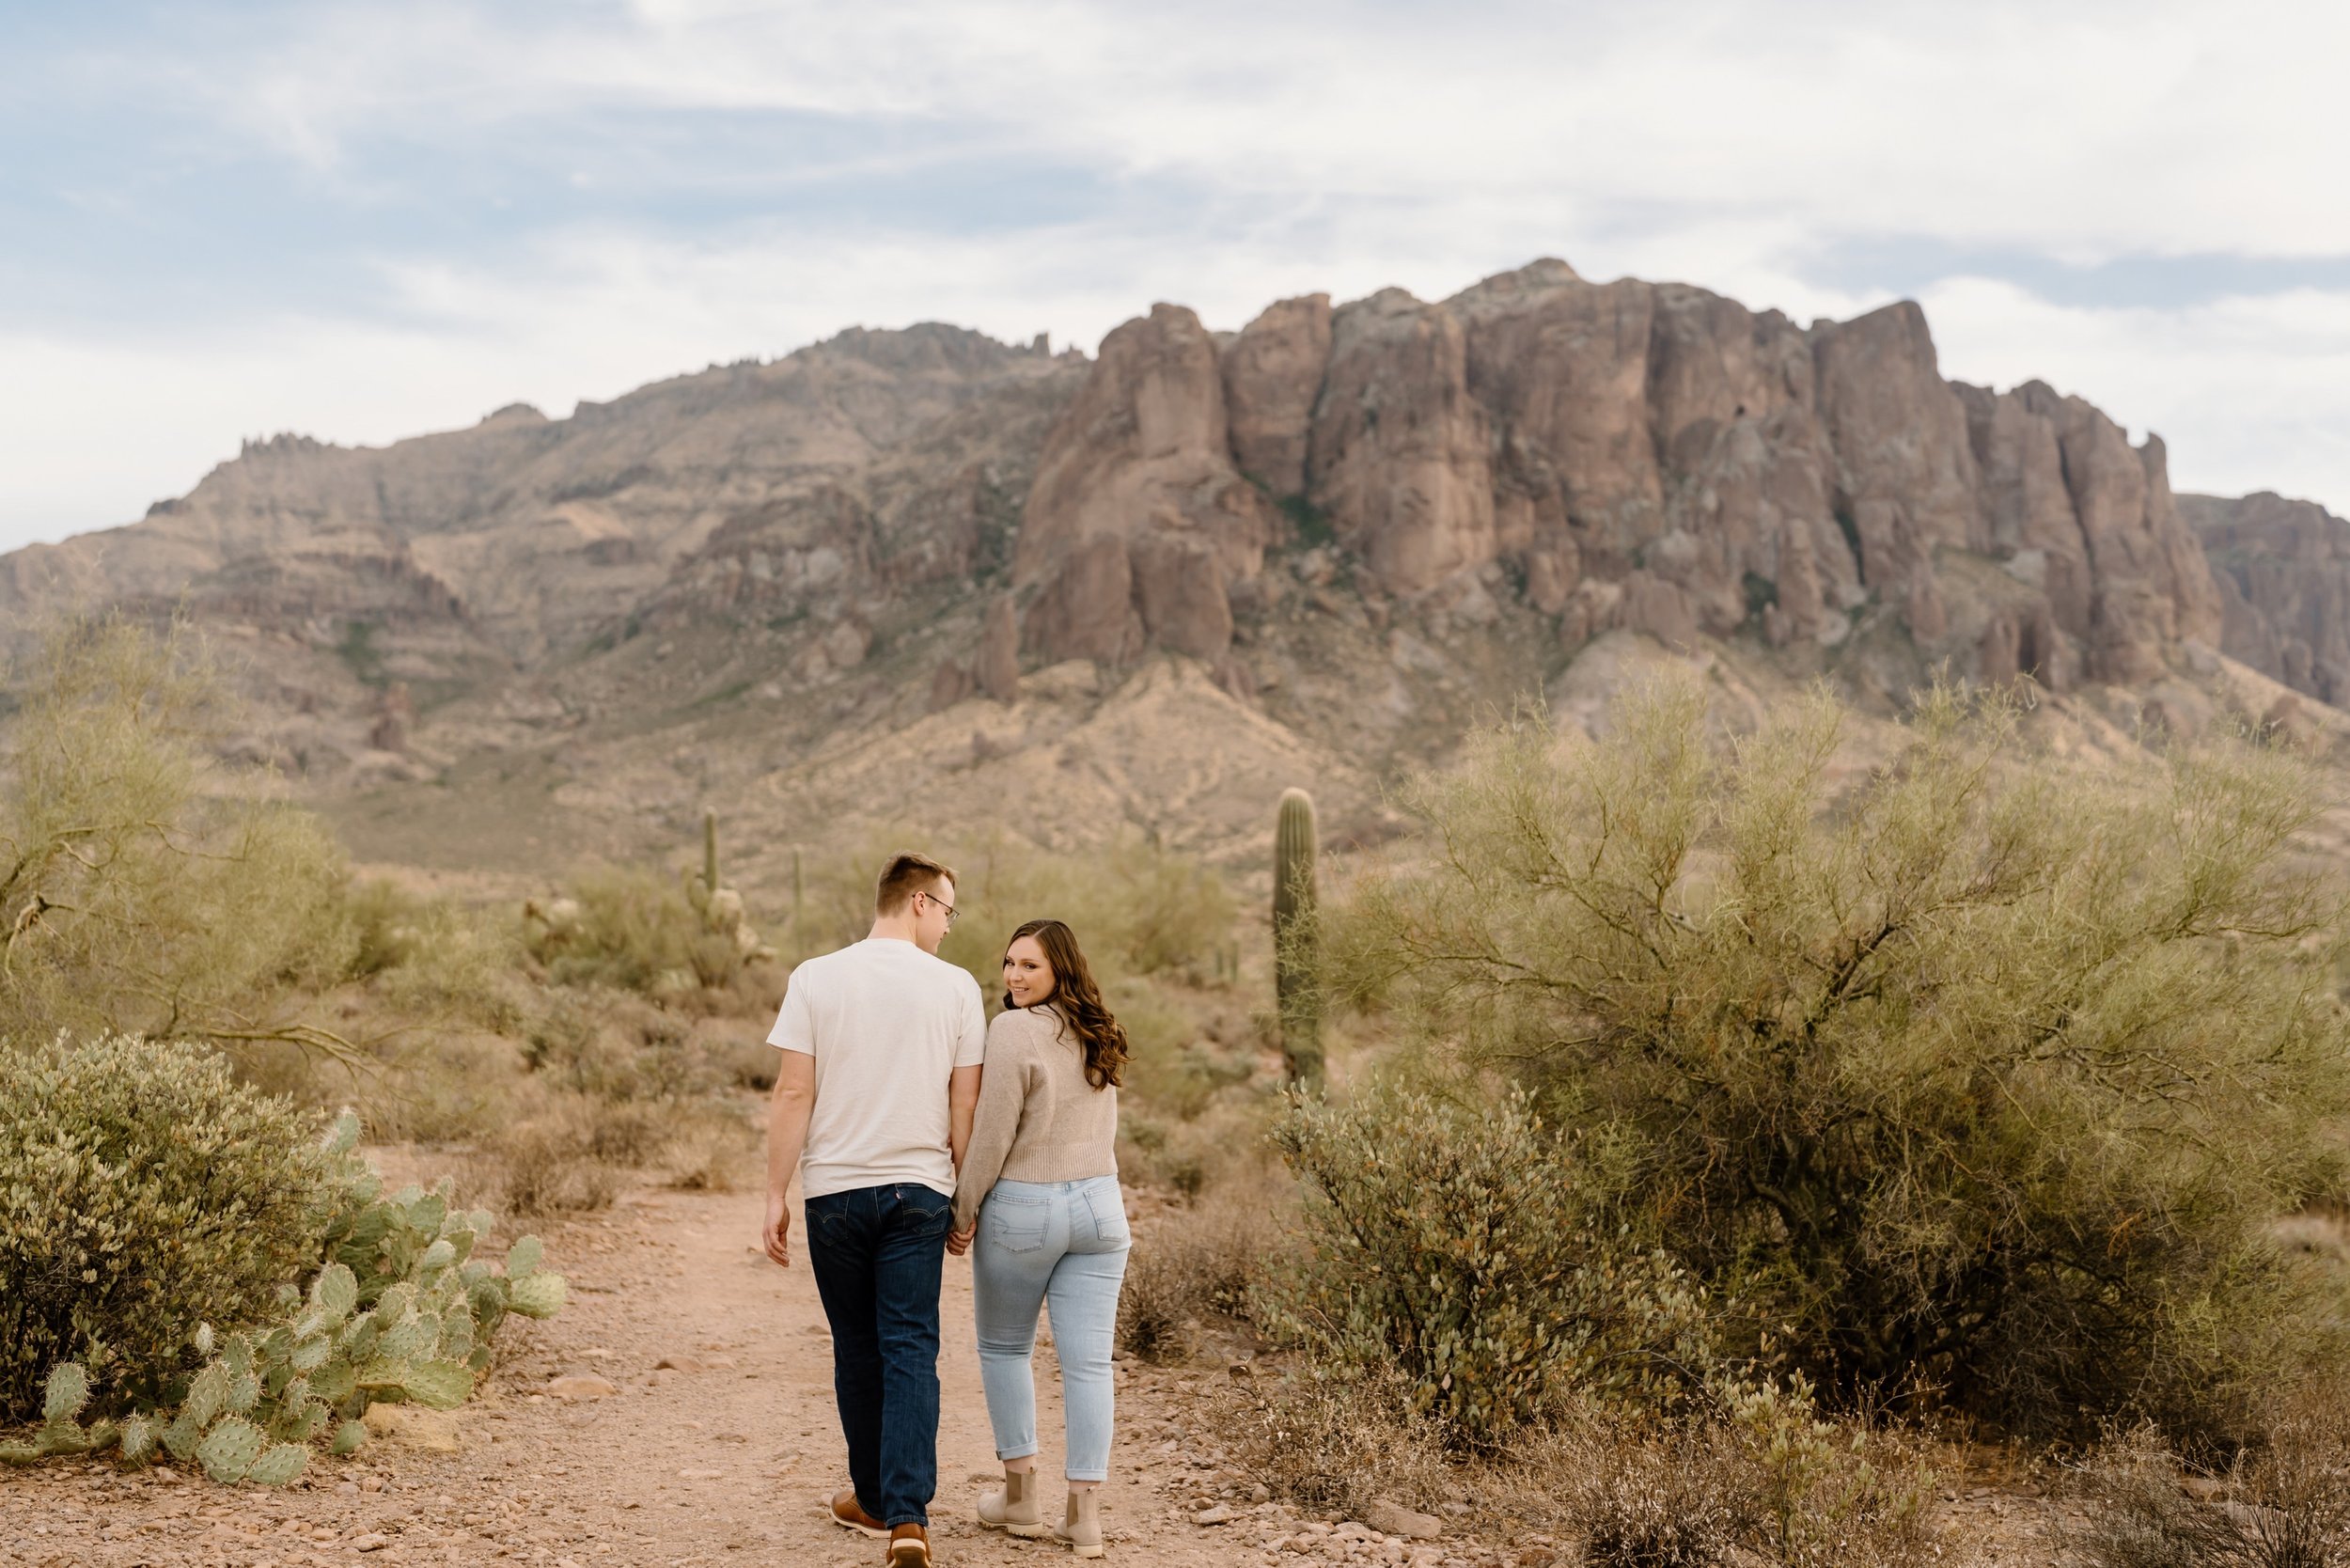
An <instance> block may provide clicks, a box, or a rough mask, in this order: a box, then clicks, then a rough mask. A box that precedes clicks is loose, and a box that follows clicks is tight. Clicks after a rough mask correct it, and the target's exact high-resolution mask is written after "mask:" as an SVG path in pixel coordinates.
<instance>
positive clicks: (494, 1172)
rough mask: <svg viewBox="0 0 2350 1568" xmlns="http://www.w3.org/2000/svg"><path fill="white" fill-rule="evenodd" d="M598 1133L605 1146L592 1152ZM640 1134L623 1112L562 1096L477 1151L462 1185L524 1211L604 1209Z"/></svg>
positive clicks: (585, 1099)
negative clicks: (472, 1168)
mask: <svg viewBox="0 0 2350 1568" xmlns="http://www.w3.org/2000/svg"><path fill="white" fill-rule="evenodd" d="M599 1137H601V1139H602V1141H603V1147H604V1150H605V1151H608V1152H599V1150H598V1147H597V1145H598V1141H599ZM642 1138H643V1134H642V1123H641V1120H640V1118H639V1117H638V1116H637V1115H636V1114H635V1113H634V1112H632V1111H631V1110H629V1109H627V1108H624V1107H616V1106H615V1105H613V1103H612V1102H610V1101H600V1100H594V1099H590V1098H588V1097H587V1096H584V1095H576V1096H564V1097H562V1098H559V1099H557V1100H556V1101H554V1102H553V1103H552V1104H550V1105H545V1106H544V1107H543V1108H541V1109H540V1110H539V1111H537V1112H536V1113H535V1114H533V1115H530V1116H527V1117H525V1119H524V1120H522V1121H517V1122H515V1123H514V1124H513V1125H512V1126H511V1127H510V1128H509V1129H508V1130H507V1131H505V1132H504V1133H503V1134H501V1135H500V1136H499V1137H498V1138H497V1139H496V1140H495V1142H494V1143H493V1145H492V1146H491V1147H490V1148H489V1149H488V1150H486V1151H485V1152H483V1154H482V1155H481V1156H479V1158H478V1161H477V1165H476V1168H475V1169H474V1170H473V1171H472V1172H471V1177H472V1180H471V1182H470V1183H469V1185H470V1186H472V1187H473V1188H474V1189H475V1190H478V1191H480V1192H482V1193H484V1194H486V1195H488V1196H489V1197H491V1198H493V1199H494V1200H496V1202H497V1204H498V1205H499V1206H501V1207H503V1208H504V1209H505V1210H506V1211H507V1212H508V1213H509V1214H514V1215H525V1216H528V1217H534V1218H535V1217H540V1216H545V1215H565V1214H582V1213H589V1212H592V1211H595V1210H598V1209H608V1208H610V1207H611V1206H612V1200H613V1199H615V1198H617V1197H618V1196H619V1190H620V1174H621V1172H620V1164H621V1158H622V1156H623V1155H624V1154H634V1153H635V1152H637V1151H638V1150H639V1148H640V1146H641V1144H642Z"/></svg>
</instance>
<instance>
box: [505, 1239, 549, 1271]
mask: <svg viewBox="0 0 2350 1568" xmlns="http://www.w3.org/2000/svg"><path fill="white" fill-rule="evenodd" d="M546 1255H547V1247H546V1243H544V1242H542V1241H540V1239H539V1238H538V1237H536V1236H525V1237H523V1238H522V1240H520V1241H518V1242H516V1243H515V1244H514V1245H513V1246H512V1247H508V1248H507V1249H506V1277H507V1278H509V1279H520V1278H523V1277H524V1276H525V1275H529V1274H535V1273H537V1272H538V1269H539V1265H540V1263H542V1262H545V1261H546Z"/></svg>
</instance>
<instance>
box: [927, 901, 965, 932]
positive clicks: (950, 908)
mask: <svg viewBox="0 0 2350 1568" xmlns="http://www.w3.org/2000/svg"><path fill="white" fill-rule="evenodd" d="M917 896H918V897H921V898H925V899H928V900H930V901H931V902H932V903H934V904H936V905H938V907H939V908H941V909H943V910H945V911H946V912H947V929H948V931H952V930H954V929H955V917H956V916H957V915H959V914H961V913H962V911H961V910H959V909H957V908H956V907H955V906H954V905H953V904H951V903H948V902H947V901H946V900H945V899H942V898H940V897H939V896H938V895H937V894H936V893H929V892H925V893H921V894H918V895H917Z"/></svg>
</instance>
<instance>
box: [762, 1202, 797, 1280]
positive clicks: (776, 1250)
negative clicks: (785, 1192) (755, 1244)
mask: <svg viewBox="0 0 2350 1568" xmlns="http://www.w3.org/2000/svg"><path fill="white" fill-rule="evenodd" d="M759 1239H760V1242H761V1244H763V1250H764V1251H765V1252H766V1254H767V1256H768V1257H770V1258H773V1259H774V1260H775V1261H776V1262H777V1263H779V1264H781V1265H782V1266H783V1267H785V1268H790V1267H791V1205H790V1204H788V1203H786V1202H785V1201H784V1200H782V1199H781V1198H769V1199H768V1200H767V1223H766V1225H765V1227H764V1228H762V1229H761V1230H760V1236H759Z"/></svg>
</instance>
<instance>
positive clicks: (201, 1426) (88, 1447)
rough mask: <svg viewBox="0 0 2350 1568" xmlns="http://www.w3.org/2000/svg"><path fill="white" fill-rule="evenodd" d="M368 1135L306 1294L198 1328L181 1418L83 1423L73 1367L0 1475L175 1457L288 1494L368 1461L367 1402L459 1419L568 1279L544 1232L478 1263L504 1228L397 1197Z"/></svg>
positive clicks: (0, 1452) (349, 1123)
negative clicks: (253, 1317)
mask: <svg viewBox="0 0 2350 1568" xmlns="http://www.w3.org/2000/svg"><path fill="white" fill-rule="evenodd" d="M358 1137H359V1125H358V1121H357V1119H356V1118H355V1117H352V1115H350V1113H348V1112H346V1113H344V1115H343V1117H342V1118H341V1119H340V1120H338V1121H337V1123H336V1126H335V1128H334V1131H333V1132H332V1133H331V1134H330V1135H329V1137H328V1142H327V1148H328V1150H329V1151H330V1152H334V1153H337V1154H340V1155H343V1156H345V1157H347V1158H349V1160H350V1167H351V1175H350V1183H349V1185H348V1187H347V1189H346V1200H345V1203H344V1207H343V1212H342V1213H341V1214H340V1215H337V1218H336V1220H335V1221H334V1223H333V1225H332V1226H330V1228H329V1230H328V1233H327V1236H326V1243H325V1251H326V1258H325V1261H324V1262H322V1263H321V1266H320V1268H319V1270H318V1272H317V1273H316V1274H315V1275H314V1276H312V1277H311V1278H310V1279H309V1281H308V1284H307V1288H306V1289H300V1290H297V1289H295V1288H293V1287H291V1286H289V1287H288V1289H287V1292H286V1301H285V1310H284V1318H283V1321H281V1322H278V1323H275V1324H272V1325H260V1326H257V1327H254V1328H250V1329H245V1330H241V1331H236V1332H231V1333H227V1334H219V1333H216V1332H215V1331H214V1329H213V1328H212V1326H211V1325H210V1324H202V1325H197V1328H196V1333H195V1335H194V1336H193V1337H192V1344H193V1348H194V1349H195V1351H196V1355H197V1356H200V1357H202V1358H203V1362H204V1364H203V1365H202V1366H201V1367H200V1368H198V1369H197V1371H196V1373H195V1375H194V1376H192V1377H191V1378H189V1379H188V1382H187V1385H186V1387H185V1388H184V1390H183V1391H182V1392H181V1393H180V1396H179V1399H178V1407H177V1409H176V1410H175V1409H168V1408H165V1409H153V1410H141V1411H138V1412H136V1413H134V1414H133V1415H132V1416H131V1417H130V1418H129V1419H126V1420H124V1421H123V1422H122V1423H121V1424H120V1425H119V1426H118V1425H116V1424H114V1423H112V1422H100V1423H98V1424H96V1425H94V1426H84V1425H83V1424H82V1422H81V1419H80V1418H81V1415H82V1412H83V1411H84V1410H85V1409H86V1408H87V1406H88V1404H89V1400H90V1391H91V1390H90V1380H89V1377H88V1374H87V1372H86V1369H84V1368H82V1367H80V1366H78V1365H75V1364H73V1363H71V1362H69V1363H67V1364H65V1365H62V1366H59V1367H57V1368H55V1369H54V1370H53V1371H52V1372H51V1373H50V1376H49V1381H48V1384H47V1397H46V1399H45V1400H44V1401H43V1403H42V1424H41V1426H40V1428H39V1431H38V1432H36V1433H35V1434H34V1435H33V1436H32V1437H31V1438H30V1439H28V1440H25V1441H21V1442H9V1443H0V1463H8V1464H33V1463H36V1462H38V1461H39V1460H42V1459H46V1458H49V1457H51V1456H52V1455H55V1454H61V1453H88V1452H93V1451H100V1450H105V1449H108V1448H112V1449H114V1450H116V1451H117V1452H118V1454H119V1456H120V1457H121V1459H122V1460H123V1461H124V1462H125V1463H126V1464H141V1463H145V1462H147V1461H149V1460H150V1459H151V1458H152V1457H153V1456H154V1453H155V1450H157V1449H158V1448H161V1449H162V1450H164V1452H166V1453H168V1454H170V1455H171V1456H172V1457H173V1458H175V1459H177V1460H179V1461H180V1462H181V1463H183V1464H184V1463H191V1462H193V1463H196V1464H199V1465H201V1466H203V1468H204V1473H205V1474H206V1475H208V1476H210V1477H211V1478H212V1479H213V1480H214V1481H216V1482H224V1483H230V1482H251V1483H253V1484H256V1485H262V1486H284V1485H288V1484H290V1482H293V1481H294V1480H295V1479H296V1478H297V1477H299V1476H300V1475H301V1474H302V1473H303V1471H304V1469H305V1467H306V1466H307V1465H308V1463H309V1456H310V1452H311V1450H312V1449H313V1448H314V1447H315V1446H316V1445H318V1444H320V1443H321V1442H323V1443H324V1444H325V1445H326V1446H327V1450H328V1451H329V1452H331V1453H335V1454H338V1455H339V1454H348V1453H352V1452H355V1451H356V1450H358V1449H359V1448H360V1446H361V1445H362V1444H364V1443H365V1442H366V1441H367V1437H368V1429H367V1425H366V1423H365V1422H364V1421H362V1420H361V1419H360V1417H362V1416H363V1415H364V1414H365V1413H366V1411H367V1407H368V1405H369V1404H372V1403H378V1402H382V1401H395V1402H400V1403H414V1404H422V1405H426V1406H429V1407H431V1408H433V1409H438V1410H451V1409H455V1408H456V1407H457V1406H459V1405H461V1404H462V1403H464V1402H465V1401H466V1400H467V1399H469V1398H470V1397H472V1394H473V1391H474V1386H475V1384H476V1382H477V1381H478V1379H479V1378H480V1377H481V1375H482V1374H483V1373H485V1372H488V1371H489V1370H490V1365H491V1351H490V1345H491V1341H492V1339H493V1337H494V1336H495V1334H496V1333H497V1330H498V1326H499V1325H500V1324H502V1323H503V1322H504V1321H505V1319H506V1317H507V1315H508V1314H509V1312H515V1313H520V1314H522V1315H523V1316H525V1317H532V1318H545V1317H552V1316H554V1315H555V1314H556V1312H558V1311H560V1310H561V1309H562V1307H563V1300H564V1294H565V1292H564V1282H563V1277H562V1276H561V1275H559V1274H554V1273H550V1272H548V1271H547V1269H546V1267H545V1258H546V1249H545V1247H543V1246H541V1245H540V1241H539V1238H538V1237H536V1236H525V1237H523V1238H522V1239H521V1240H519V1241H517V1242H516V1243H514V1245H513V1246H512V1247H509V1249H508V1250H507V1255H506V1259H505V1266H504V1268H503V1269H502V1270H501V1269H498V1268H493V1267H492V1266H491V1264H490V1263H489V1262H486V1261H484V1260H482V1259H479V1258H477V1257H475V1256H474V1249H475V1247H476V1246H477V1245H478V1243H479V1241H480V1239H481V1237H482V1236H484V1235H486V1234H487V1233H488V1232H489V1231H490V1229H491V1226H492V1224H493V1221H492V1218H491V1216H490V1215H488V1214H487V1213H485V1212H483V1211H480V1210H474V1211H472V1212H470V1213H467V1212H460V1211H458V1210H457V1209H456V1208H455V1207H454V1206H453V1205H452V1204H451V1203H450V1201H449V1194H448V1192H447V1190H446V1184H444V1186H443V1187H442V1188H441V1189H439V1190H436V1191H432V1192H427V1191H425V1190H423V1189H422V1188H419V1187H409V1188H406V1189H404V1190H402V1191H400V1192H398V1193H395V1194H393V1195H391V1196H390V1197H388V1198H386V1197H384V1196H383V1193H382V1184H381V1183H380V1182H379V1181H378V1180H377V1178H376V1177H375V1175H374V1174H373V1172H371V1171H369V1170H368V1169H367V1168H366V1167H365V1166H364V1165H362V1164H360V1162H359V1161H358V1160H357V1158H356V1157H355V1150H356V1148H357V1144H358ZM166 1417H168V1419H166Z"/></svg>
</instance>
